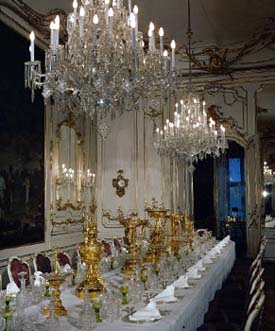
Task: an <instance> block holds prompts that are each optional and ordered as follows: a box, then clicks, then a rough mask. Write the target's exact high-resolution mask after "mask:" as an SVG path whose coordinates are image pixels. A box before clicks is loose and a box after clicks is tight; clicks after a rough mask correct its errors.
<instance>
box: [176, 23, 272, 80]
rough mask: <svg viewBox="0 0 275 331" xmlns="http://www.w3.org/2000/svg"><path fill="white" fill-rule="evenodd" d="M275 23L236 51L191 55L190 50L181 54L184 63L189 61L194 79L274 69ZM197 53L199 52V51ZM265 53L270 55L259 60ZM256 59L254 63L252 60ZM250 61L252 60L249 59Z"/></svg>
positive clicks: (218, 49)
mask: <svg viewBox="0 0 275 331" xmlns="http://www.w3.org/2000/svg"><path fill="white" fill-rule="evenodd" d="M274 29H275V19H274V18H269V21H268V23H267V24H266V25H265V26H264V27H263V29H262V30H261V31H260V32H258V33H254V34H253V35H252V36H251V37H250V38H249V39H248V40H247V41H245V42H243V43H242V44H241V45H239V46H237V47H231V48H230V47H216V46H211V47H205V48H203V49H202V50H201V48H200V50H197V51H196V50H194V51H193V52H192V53H191V54H188V49H187V46H183V48H182V49H180V50H179V52H178V54H179V57H181V58H182V60H183V62H185V61H187V59H188V58H189V57H190V59H191V61H192V70H193V75H194V76H200V75H205V74H212V75H213V74H214V75H230V76H231V77H232V74H233V73H236V72H239V71H252V70H255V69H257V70H262V69H274V68H275V61H274V58H275V57H274V56H273V52H275V35H274ZM197 49H198V48H197ZM263 51H267V53H268V54H265V55H264V56H263V57H261V60H259V58H260V56H259V55H261V54H262V52H263ZM251 56H254V58H255V60H252V59H251ZM248 57H250V59H248Z"/></svg>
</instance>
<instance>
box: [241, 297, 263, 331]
mask: <svg viewBox="0 0 275 331" xmlns="http://www.w3.org/2000/svg"><path fill="white" fill-rule="evenodd" d="M264 301H265V295H264V293H263V294H262V295H261V297H260V299H259V301H258V302H257V304H256V305H255V307H254V309H253V310H252V312H251V313H250V314H249V316H248V318H247V320H246V323H245V326H244V331H251V330H259V326H260V323H261V315H262V310H263V305H264ZM255 322H256V324H257V325H254V323H255Z"/></svg>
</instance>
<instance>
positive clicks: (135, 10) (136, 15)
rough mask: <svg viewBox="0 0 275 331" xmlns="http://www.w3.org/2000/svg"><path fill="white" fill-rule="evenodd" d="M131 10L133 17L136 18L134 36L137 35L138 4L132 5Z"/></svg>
mask: <svg viewBox="0 0 275 331" xmlns="http://www.w3.org/2000/svg"><path fill="white" fill-rule="evenodd" d="M133 12H134V14H135V19H136V28H135V30H136V37H137V35H138V6H137V5H134V8H133Z"/></svg>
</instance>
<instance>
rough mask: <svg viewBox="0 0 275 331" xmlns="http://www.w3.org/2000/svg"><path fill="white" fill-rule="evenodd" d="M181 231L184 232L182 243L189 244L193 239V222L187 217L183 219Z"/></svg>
mask: <svg viewBox="0 0 275 331" xmlns="http://www.w3.org/2000/svg"><path fill="white" fill-rule="evenodd" d="M183 232H184V244H189V245H190V246H191V245H192V243H193V240H194V234H195V229H194V222H193V221H190V220H188V218H187V217H185V219H184V224H183Z"/></svg>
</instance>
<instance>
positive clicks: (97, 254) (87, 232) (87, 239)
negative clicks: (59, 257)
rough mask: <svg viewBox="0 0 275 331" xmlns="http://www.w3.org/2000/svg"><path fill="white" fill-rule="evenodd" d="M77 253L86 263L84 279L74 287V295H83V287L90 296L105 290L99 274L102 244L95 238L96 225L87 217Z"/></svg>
mask: <svg viewBox="0 0 275 331" xmlns="http://www.w3.org/2000/svg"><path fill="white" fill-rule="evenodd" d="M78 249H79V254H80V256H81V259H82V261H83V262H85V264H86V272H85V279H84V281H83V282H81V283H80V285H78V287H77V288H76V295H77V296H78V297H79V298H82V299H83V297H84V291H85V287H87V288H88V291H89V293H90V296H91V297H92V298H95V297H97V296H98V295H99V294H100V293H102V292H104V291H105V288H104V281H103V278H102V277H101V276H100V274H99V262H100V260H101V254H102V245H101V244H100V243H99V242H98V240H97V226H96V223H94V222H92V218H91V217H89V218H88V220H87V222H86V225H85V229H84V242H83V243H82V244H80V245H79V247H78Z"/></svg>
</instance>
